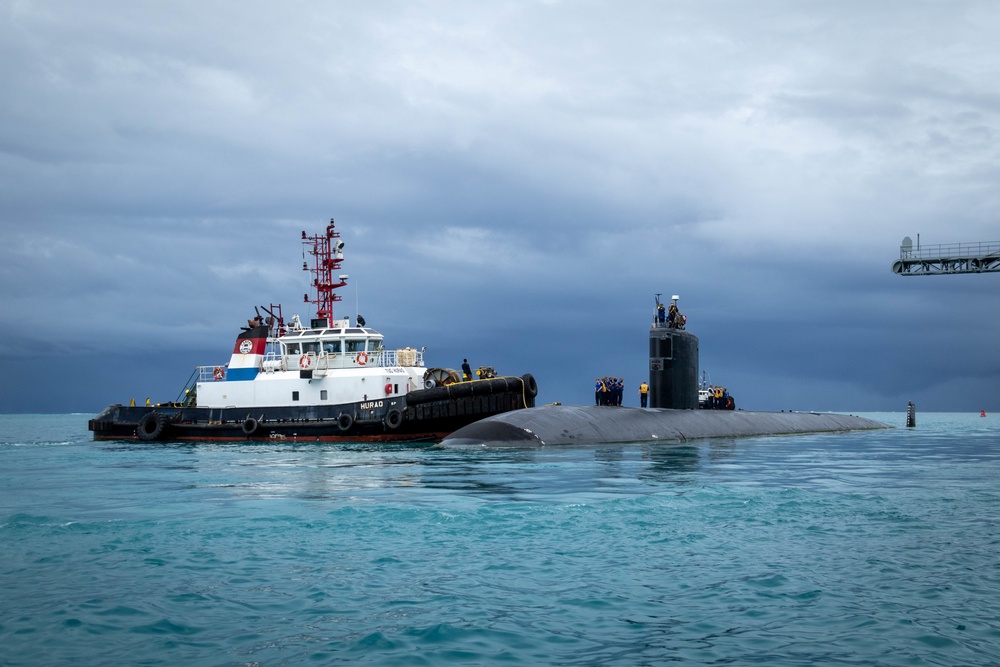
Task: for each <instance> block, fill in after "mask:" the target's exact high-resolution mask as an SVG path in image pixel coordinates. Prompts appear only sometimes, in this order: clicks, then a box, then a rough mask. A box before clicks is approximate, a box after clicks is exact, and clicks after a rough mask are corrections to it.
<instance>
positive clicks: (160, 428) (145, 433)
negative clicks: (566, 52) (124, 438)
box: [135, 412, 167, 442]
mask: <svg viewBox="0 0 1000 667" xmlns="http://www.w3.org/2000/svg"><path fill="white" fill-rule="evenodd" d="M166 429H167V418H166V417H164V416H163V415H162V414H160V413H159V412H147V413H146V414H144V415H143V416H142V419H140V420H139V424H138V425H137V426H136V427H135V434H136V435H137V436H139V439H140V440H145V441H147V442H150V441H152V440H156V439H158V438H159V437H160V436H161V435H163V432H164V431H165V430H166Z"/></svg>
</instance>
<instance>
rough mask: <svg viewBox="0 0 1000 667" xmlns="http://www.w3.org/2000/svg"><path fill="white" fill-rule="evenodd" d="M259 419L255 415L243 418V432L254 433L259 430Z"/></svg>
mask: <svg viewBox="0 0 1000 667" xmlns="http://www.w3.org/2000/svg"><path fill="white" fill-rule="evenodd" d="M258 425H259V424H258V423H257V420H256V419H254V418H253V417H247V418H246V419H244V420H243V433H244V434H246V435H253V434H254V433H256V432H257V426H258Z"/></svg>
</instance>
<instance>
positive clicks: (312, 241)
mask: <svg viewBox="0 0 1000 667" xmlns="http://www.w3.org/2000/svg"><path fill="white" fill-rule="evenodd" d="M302 245H303V246H304V247H305V250H306V251H307V252H308V253H309V254H310V255H312V256H313V266H312V267H311V268H310V266H309V263H308V262H302V270H303V271H311V272H312V274H313V280H312V287H313V289H314V290H315V291H316V297H315V298H312V299H310V298H309V295H308V294H306V295H305V302H306V303H314V304H316V319H319V320H323V321H324V322H325V324H323V325H321V326H327V327H332V326H333V303H334V302H335V301H340V300H341V296H340V295H339V294H334V290H336V289H339V288H341V287H343V286H344V285H346V284H347V276H346V275H339V276H337V277H336V281H337V282H334V280H335V278H334V273H335V272H336V271H339V270H340V263H341V262H342V261H344V242H343V241H341V240H340V233H339V232H336V231H334V228H333V218H330V224H329V225H327V226H326V234H324V235H320V234H316V235H313V236H307V235H306V233H305V232H302ZM313 326H316V325H315V324H314V325H313Z"/></svg>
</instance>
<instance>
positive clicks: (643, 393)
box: [639, 380, 649, 407]
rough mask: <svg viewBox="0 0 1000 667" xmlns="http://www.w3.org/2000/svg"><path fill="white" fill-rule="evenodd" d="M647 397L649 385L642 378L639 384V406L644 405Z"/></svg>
mask: <svg viewBox="0 0 1000 667" xmlns="http://www.w3.org/2000/svg"><path fill="white" fill-rule="evenodd" d="M647 398H649V385H648V384H646V381H645V380H643V381H642V384H640V385H639V405H640V406H641V407H646V399H647Z"/></svg>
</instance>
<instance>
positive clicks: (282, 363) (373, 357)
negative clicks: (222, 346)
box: [191, 348, 424, 385]
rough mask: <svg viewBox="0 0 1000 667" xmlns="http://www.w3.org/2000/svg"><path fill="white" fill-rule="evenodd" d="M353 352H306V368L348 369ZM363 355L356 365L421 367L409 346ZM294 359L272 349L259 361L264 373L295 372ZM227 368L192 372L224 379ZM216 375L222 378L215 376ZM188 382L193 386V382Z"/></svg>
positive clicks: (202, 377)
mask: <svg viewBox="0 0 1000 667" xmlns="http://www.w3.org/2000/svg"><path fill="white" fill-rule="evenodd" d="M355 354H356V353H349V354H347V355H344V354H337V355H333V356H327V355H318V356H313V355H312V354H311V353H310V355H309V356H310V358H311V359H312V364H310V369H312V370H321V371H325V370H330V369H331V368H352V367H354V366H355V364H354V362H353V359H354V355H355ZM367 355H368V359H367V362H366V363H365V364H357V366H362V365H363V366H373V367H375V368H390V367H399V366H404V367H416V368H423V366H424V353H423V351H422V350H415V349H413V348H403V349H400V350H376V351H372V352H368V353H367ZM299 356H301V355H299ZM346 359H350V360H351V361H347V362H346V363H345V360H346ZM289 360H292V363H289ZM297 361H298V357H297V356H295V355H291V356H282V355H280V354H277V353H274V352H268V353H267V354H265V355H264V356H263V358H262V360H261V362H262V363H261V370H262V371H263V372H265V373H267V372H273V371H289V370H294V371H297V370H299V367H298V363H297ZM331 362H332V363H331ZM220 370H221V373H220ZM228 371H229V366H228V364H219V365H217V366H196V367H195V371H194V374H193V375H196V376H197V380H198V382H218V381H219V380H224V379H225V378H226V375H228ZM220 374H221V376H222V377H219V375H220ZM191 384H192V385H193V383H191Z"/></svg>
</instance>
